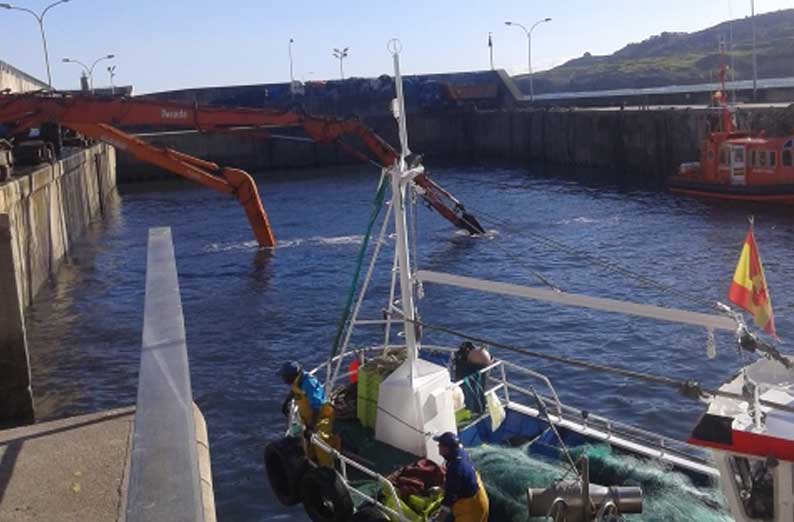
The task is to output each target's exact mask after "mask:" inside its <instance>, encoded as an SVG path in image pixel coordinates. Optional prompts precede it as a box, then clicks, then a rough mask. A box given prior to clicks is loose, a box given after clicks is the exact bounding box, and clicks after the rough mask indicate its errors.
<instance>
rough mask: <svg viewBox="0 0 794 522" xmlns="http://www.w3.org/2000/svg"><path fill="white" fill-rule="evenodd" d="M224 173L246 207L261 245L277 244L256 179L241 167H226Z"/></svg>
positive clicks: (252, 227) (247, 214)
mask: <svg viewBox="0 0 794 522" xmlns="http://www.w3.org/2000/svg"><path fill="white" fill-rule="evenodd" d="M222 173H223V177H224V178H226V181H228V182H229V184H230V185H231V186H232V187H234V195H235V196H236V197H237V199H238V201H240V204H241V205H242V206H243V208H244V209H245V215H246V216H248V221H249V223H251V229H253V231H254V235H255V236H256V240H257V241H258V242H259V246H261V247H274V246H276V238H275V237H274V236H273V230H272V229H271V228H270V222H269V221H268V219H267V214H265V208H264V207H263V206H262V200H261V199H259V191H257V189H256V183H255V182H254V179H253V178H252V177H251V176H250V175H249V174H248V173H246V172H244V171H242V170H240V169H232V168H225V169H223V171H222Z"/></svg>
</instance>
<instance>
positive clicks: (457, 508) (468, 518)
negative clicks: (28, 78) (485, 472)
mask: <svg viewBox="0 0 794 522" xmlns="http://www.w3.org/2000/svg"><path fill="white" fill-rule="evenodd" d="M477 484H478V485H479V486H480V489H478V490H477V493H476V494H475V495H474V496H472V497H468V498H461V499H458V500H456V501H455V503H454V504H452V516H454V517H455V522H488V493H486V492H485V486H483V485H482V480H481V479H480V474H479V473H477Z"/></svg>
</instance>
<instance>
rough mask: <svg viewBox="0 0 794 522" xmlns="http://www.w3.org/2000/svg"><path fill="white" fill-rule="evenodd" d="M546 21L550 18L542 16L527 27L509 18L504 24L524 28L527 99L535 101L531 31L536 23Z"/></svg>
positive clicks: (549, 20)
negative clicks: (525, 37)
mask: <svg viewBox="0 0 794 522" xmlns="http://www.w3.org/2000/svg"><path fill="white" fill-rule="evenodd" d="M546 22H551V18H543V19H541V20H538V21H537V22H535V23H534V24H532V27H530V28H529V29H527V28H526V27H524V26H523V25H522V24H519V23H518V22H511V21H509V20H508V21H507V22H505V25H510V26H516V27H520V28H521V29H523V30H524V33H525V34H526V35H527V51H528V52H527V69H528V71H529V101H535V86H534V85H533V82H532V31H534V30H535V28H536V27H537V26H538V25H540V24H545V23H546Z"/></svg>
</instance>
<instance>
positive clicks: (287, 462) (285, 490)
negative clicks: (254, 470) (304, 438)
mask: <svg viewBox="0 0 794 522" xmlns="http://www.w3.org/2000/svg"><path fill="white" fill-rule="evenodd" d="M308 469H309V460H308V459H307V458H306V456H305V455H304V453H303V447H302V446H301V441H300V439H299V438H297V437H284V438H281V439H279V440H276V441H273V442H271V443H270V444H268V445H267V446H266V447H265V472H266V473H267V480H268V482H269V483H270V489H271V490H272V491H273V494H274V495H275V496H276V498H277V499H278V501H279V502H281V503H282V504H283V505H285V506H294V505H295V504H299V503H300V502H301V481H302V480H303V475H304V474H305V473H306V471H307V470H308Z"/></svg>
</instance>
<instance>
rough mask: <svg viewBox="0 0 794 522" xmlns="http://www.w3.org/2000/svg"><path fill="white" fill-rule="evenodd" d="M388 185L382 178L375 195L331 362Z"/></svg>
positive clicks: (347, 317) (335, 353) (335, 339)
mask: <svg viewBox="0 0 794 522" xmlns="http://www.w3.org/2000/svg"><path fill="white" fill-rule="evenodd" d="M386 185H388V183H385V177H384V176H381V179H380V186H379V187H378V191H377V192H376V193H375V198H374V199H373V200H372V211H371V212H370V216H369V221H368V222H367V229H366V232H365V233H364V240H363V241H362V242H361V248H359V249H358V255H357V256H356V269H355V270H354V272H353V281H352V282H351V284H350V290H349V291H348V293H347V299H346V300H345V306H344V308H343V310H342V317H340V318H339V324H338V325H337V330H336V336H335V337H334V344H333V346H332V347H331V356H330V357H329V361H330V359H333V358H334V357H336V355H337V354H338V353H339V344H340V341H341V340H342V334H343V333H344V330H345V324H347V320H348V319H349V317H350V307H351V306H352V305H353V299H354V298H355V296H356V289H357V288H358V282H359V279H360V277H361V267H362V266H363V264H364V255H365V254H366V252H367V247H368V246H369V239H370V236H371V235H372V227H373V226H374V225H375V221H376V220H377V219H378V214H380V209H381V208H382V207H383V200H384V196H385V194H386Z"/></svg>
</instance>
